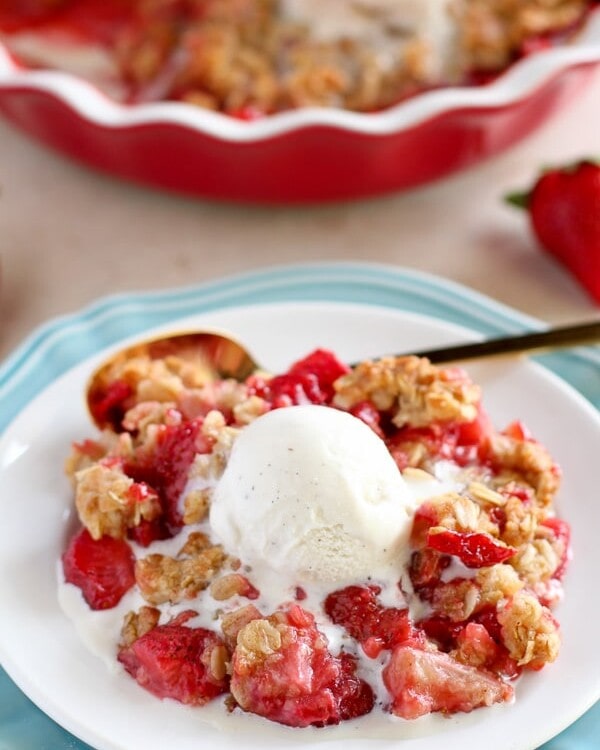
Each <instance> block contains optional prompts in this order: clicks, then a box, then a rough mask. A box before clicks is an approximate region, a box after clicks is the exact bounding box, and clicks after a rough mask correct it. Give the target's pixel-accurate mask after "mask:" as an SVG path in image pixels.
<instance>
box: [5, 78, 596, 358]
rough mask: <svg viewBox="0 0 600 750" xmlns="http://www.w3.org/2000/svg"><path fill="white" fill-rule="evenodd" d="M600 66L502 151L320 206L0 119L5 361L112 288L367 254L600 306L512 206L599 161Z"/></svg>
mask: <svg viewBox="0 0 600 750" xmlns="http://www.w3.org/2000/svg"><path fill="white" fill-rule="evenodd" d="M598 123H600V71H599V73H598V75H597V76H596V77H595V79H594V82H593V83H592V84H591V85H590V86H589V88H587V89H586V90H585V91H584V93H583V94H582V95H580V97H579V98H578V99H577V101H576V102H575V103H574V104H572V105H571V106H570V107H569V108H568V109H567V110H565V111H563V112H561V113H559V114H558V115H557V116H555V118H554V119H553V120H552V121H551V122H550V123H548V124H547V125H546V126H544V128H542V129H541V130H539V131H537V132H536V133H535V134H534V135H533V136H530V137H529V138H528V139H527V140H525V141H523V142H521V143H520V144H519V145H517V146H516V147H513V148H512V149H510V150H509V151H507V152H505V153H504V154H502V155H501V156H499V157H496V158H494V159H492V160H488V161H487V162H485V163H483V164H481V165H479V166H476V167H474V168H471V169H469V170H467V171H464V172H462V173H460V174H458V175H456V176H453V177H450V178H447V179H445V180H442V181H440V182H437V183H435V184H433V185H430V186H426V187H422V188H419V189H416V190H412V191H409V192H404V193H398V194H395V195H391V196H388V197H384V198H377V199H372V200H368V201H361V202H353V203H345V204H336V205H330V206H324V207H310V208H302V207H299V208H298V207H295V208H273V207H268V208H264V207H240V206H236V205H225V204H217V203H210V202H205V201H201V200H194V199H187V198H181V197H178V196H173V195H167V194H164V193H161V192H157V191H153V190H151V189H146V188H142V187H138V186H134V185H130V184H126V183H123V182H120V181H118V180H117V179H113V178H111V177H106V176H102V175H98V174H96V173H94V172H92V171H89V170H88V169H86V168H83V167H80V166H78V165H76V164H74V163H72V162H70V161H67V160H66V159H65V158H63V157H62V156H59V155H57V154H54V153H52V152H50V151H48V150H46V149H45V148H43V147H41V146H39V145H38V144H37V143H35V142H33V141H31V140H29V139H28V138H26V137H24V136H23V135H21V133H19V132H17V131H15V130H14V129H13V128H12V127H11V126H9V125H7V124H5V123H4V122H2V121H0V190H1V192H0V263H1V283H0V358H3V357H4V356H5V355H7V354H8V353H9V352H10V350H11V349H12V348H13V347H14V346H16V345H17V344H18V343H19V342H20V341H21V340H22V339H23V338H24V337H25V336H26V335H27V334H29V333H30V332H31V331H32V329H34V328H35V327H36V326H37V325H39V324H40V323H43V322H44V321H46V320H48V318H50V317H53V316H55V315H59V314H62V313H68V312H72V311H75V310H77V309H78V308H80V307H81V306H83V305H85V304H87V303H88V302H90V301H92V300H94V299H95V298H97V297H99V296H102V295H105V294H107V293H112V292H119V291H127V290H136V289H157V288H161V287H162V288H164V287H174V286H179V285H189V284H192V283H197V282H201V281H206V280H209V279H214V278H218V277H219V276H222V275H228V274H233V273H236V272H239V271H247V270H252V269H257V268H260V267H263V266H267V265H273V264H281V263H292V262H294V263H296V262H301V261H315V260H329V261H331V260H333V261H335V260H338V261H343V260H362V261H375V262H380V263H391V264H395V265H399V266H408V267H411V268H418V269H421V270H424V271H429V272H432V273H435V274H440V275H442V276H445V277H447V278H449V279H452V280H455V281H458V282H461V283H463V284H466V285H468V286H471V287H473V288H474V289H477V290H479V291H480V292H483V293H485V294H488V295H490V296H492V297H494V298H496V299H497V300H500V301H502V302H504V303H507V304H509V305H512V306H513V307H515V308H517V309H519V310H521V311H523V312H526V313H529V314H532V315H535V316H538V317H540V318H542V319H544V320H547V321H549V322H570V321H574V320H577V319H585V318H589V317H592V316H594V315H597V314H598V311H599V308H598V306H597V305H594V303H593V302H592V301H591V300H590V298H589V297H588V296H587V295H586V293H585V292H584V291H583V290H582V289H581V288H580V287H579V286H578V285H577V283H576V282H575V281H574V280H573V279H572V277H570V276H569V275H568V274H567V273H566V272H565V271H564V270H563V269H562V268H561V267H560V266H559V265H558V264H557V263H556V262H555V261H554V260H553V259H552V258H550V257H549V256H548V255H547V254H545V253H543V252H541V251H540V249H539V247H538V246H537V245H536V242H535V240H534V238H533V237H532V235H531V232H530V230H529V226H528V224H527V220H526V217H525V215H524V214H521V213H520V212H518V211H516V210H514V209H511V208H510V207H508V206H506V205H504V204H503V202H502V196H503V195H504V194H505V193H506V192H508V191H511V190H514V189H519V188H523V187H526V186H527V185H528V184H529V183H530V181H531V180H532V179H533V177H534V176H535V174H536V173H537V171H538V169H539V168H540V167H541V166H542V165H548V164H551V163H561V162H563V161H566V162H569V161H574V160H576V159H578V158H580V157H582V156H592V155H596V156H599V155H600V127H599V124H598Z"/></svg>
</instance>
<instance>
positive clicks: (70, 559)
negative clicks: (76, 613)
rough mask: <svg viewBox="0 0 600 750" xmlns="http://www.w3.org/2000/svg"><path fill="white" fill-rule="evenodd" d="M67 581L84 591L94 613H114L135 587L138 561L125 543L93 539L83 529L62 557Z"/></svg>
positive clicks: (114, 540) (74, 537)
mask: <svg viewBox="0 0 600 750" xmlns="http://www.w3.org/2000/svg"><path fill="white" fill-rule="evenodd" d="M62 564H63V571H64V575H65V581H66V582H67V583H73V584H74V585H75V586H78V587H79V588H80V589H81V593H82V594H83V597H84V599H85V600H86V602H87V603H88V604H89V605H90V607H91V608H92V609H111V608H112V607H115V606H116V605H117V604H118V603H119V602H120V601H121V599H122V597H123V595H124V594H126V593H127V591H129V589H130V588H131V587H132V586H133V584H134V583H135V573H134V566H135V559H134V556H133V553H132V551H131V548H130V547H129V545H128V544H127V542H126V541H124V540H123V539H113V537H110V536H103V537H101V538H100V539H93V538H92V537H91V535H90V533H89V531H88V530H87V529H81V530H80V531H79V532H78V533H77V534H75V536H73V537H72V539H71V541H70V542H69V546H68V547H67V549H66V550H65V552H64V554H63V556H62Z"/></svg>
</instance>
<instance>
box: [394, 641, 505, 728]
mask: <svg viewBox="0 0 600 750" xmlns="http://www.w3.org/2000/svg"><path fill="white" fill-rule="evenodd" d="M383 680H384V683H385V686H386V687H387V689H388V690H389V693H390V697H391V706H390V708H391V711H392V713H394V714H395V715H396V716H400V717H401V718H403V719H417V718H418V717H419V716H424V715H425V714H429V713H432V712H436V711H441V712H442V713H447V714H451V713H456V712H458V711H462V712H468V711H472V710H473V709H474V708H480V707H481V706H491V705H493V704H494V703H501V702H503V701H507V700H509V699H510V698H512V695H513V692H514V691H513V688H512V687H511V686H510V685H508V684H507V683H505V682H503V681H502V680H501V679H499V678H497V677H495V676H494V675H493V674H491V673H489V672H485V671H483V670H481V669H477V668H476V667H472V666H468V665H465V664H460V663H459V662H457V661H455V660H454V659H453V658H452V657H451V656H449V655H448V654H445V653H443V652H439V651H425V650H423V649H420V648H415V647H413V646H410V645H400V646H398V647H397V648H395V649H394V651H393V652H392V657H391V659H390V661H389V663H388V665H387V666H386V667H385V669H384V670H383Z"/></svg>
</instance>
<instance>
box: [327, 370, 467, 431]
mask: <svg viewBox="0 0 600 750" xmlns="http://www.w3.org/2000/svg"><path fill="white" fill-rule="evenodd" d="M335 389H336V395H335V399H334V404H335V405H336V406H339V407H341V408H343V409H351V408H352V407H353V406H356V404H359V403H360V402H361V401H371V402H373V404H374V405H375V407H376V408H377V409H378V410H380V411H384V412H387V411H390V412H391V413H392V414H393V422H394V424H395V425H396V426H397V427H404V426H405V425H410V426H411V427H423V426H426V425H429V424H431V423H432V422H472V421H473V420H474V419H475V418H476V416H477V406H478V404H479V401H480V399H481V390H480V388H479V386H477V385H475V384H474V383H472V382H471V381H470V380H469V378H468V377H467V375H466V373H464V372H463V371H462V370H458V369H450V368H447V369H440V368H438V367H435V366H434V365H432V364H431V363H430V362H429V361H428V360H426V359H419V358H418V357H395V358H394V357H385V358H383V359H380V360H377V361H375V362H362V363H361V364H359V365H358V366H357V367H355V368H354V370H353V371H352V372H350V373H348V374H347V375H344V376H343V377H341V378H340V379H339V380H337V381H336V383H335Z"/></svg>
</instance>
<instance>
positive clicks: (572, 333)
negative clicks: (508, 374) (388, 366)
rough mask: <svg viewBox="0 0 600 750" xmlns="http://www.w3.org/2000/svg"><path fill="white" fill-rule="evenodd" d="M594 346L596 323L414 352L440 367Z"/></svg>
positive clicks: (598, 336)
mask: <svg viewBox="0 0 600 750" xmlns="http://www.w3.org/2000/svg"><path fill="white" fill-rule="evenodd" d="M597 343H600V320H597V321H594V322H592V323H580V324H577V325H570V326H565V327H562V328H549V329H548V330H546V331H540V332H536V333H525V334H522V335H518V336H503V337H502V338H497V339H488V340H487V341H478V342H477V343H474V344H459V345H458V346H447V347H444V348H442V349H430V350H428V351H422V352H415V354H416V355H417V356H418V357H427V359H429V360H430V361H431V362H433V363H434V364H440V363H444V362H456V361H459V360H467V359H481V358H484V357H498V356H502V355H507V354H521V353H524V352H534V351H536V352H539V351H543V350H550V349H562V348H566V347H572V346H582V345H584V344H597Z"/></svg>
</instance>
